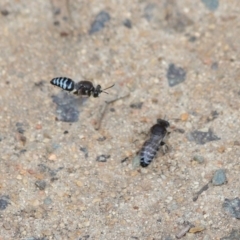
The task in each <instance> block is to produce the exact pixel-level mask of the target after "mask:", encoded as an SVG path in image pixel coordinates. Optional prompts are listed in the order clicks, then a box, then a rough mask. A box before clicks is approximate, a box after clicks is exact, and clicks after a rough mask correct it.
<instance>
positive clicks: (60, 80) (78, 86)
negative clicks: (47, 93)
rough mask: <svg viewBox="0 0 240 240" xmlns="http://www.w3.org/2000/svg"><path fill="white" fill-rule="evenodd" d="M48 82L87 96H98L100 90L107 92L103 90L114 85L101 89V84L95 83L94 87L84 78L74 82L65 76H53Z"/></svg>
mask: <svg viewBox="0 0 240 240" xmlns="http://www.w3.org/2000/svg"><path fill="white" fill-rule="evenodd" d="M50 83H51V84H52V85H54V86H58V87H60V88H62V89H63V90H66V91H68V92H72V91H73V94H76V95H80V96H88V97H90V96H91V95H92V96H93V97H94V98H96V97H99V94H100V93H102V92H104V93H106V94H108V93H107V92H105V90H107V89H109V88H112V87H113V86H114V84H113V85H112V86H110V87H107V88H105V89H103V90H102V89H101V88H102V87H101V85H97V86H96V87H94V86H93V84H92V82H90V81H85V80H83V81H80V82H78V83H76V82H74V81H73V80H72V79H70V78H67V77H57V78H53V79H52V80H51V81H50Z"/></svg>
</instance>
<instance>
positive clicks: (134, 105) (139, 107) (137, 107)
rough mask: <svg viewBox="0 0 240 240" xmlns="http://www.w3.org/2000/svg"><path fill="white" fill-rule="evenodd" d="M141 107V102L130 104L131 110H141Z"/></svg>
mask: <svg viewBox="0 0 240 240" xmlns="http://www.w3.org/2000/svg"><path fill="white" fill-rule="evenodd" d="M142 105H143V102H138V103H132V104H130V107H131V108H135V109H141V108H142Z"/></svg>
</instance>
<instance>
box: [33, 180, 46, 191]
mask: <svg viewBox="0 0 240 240" xmlns="http://www.w3.org/2000/svg"><path fill="white" fill-rule="evenodd" d="M35 185H36V186H37V187H38V188H39V189H40V190H44V189H45V188H46V186H47V183H46V182H45V181H44V180H37V181H36V182H35Z"/></svg>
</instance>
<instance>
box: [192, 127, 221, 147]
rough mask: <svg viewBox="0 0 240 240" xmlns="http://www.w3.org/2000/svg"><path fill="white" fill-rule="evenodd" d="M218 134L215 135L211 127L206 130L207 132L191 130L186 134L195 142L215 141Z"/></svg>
mask: <svg viewBox="0 0 240 240" xmlns="http://www.w3.org/2000/svg"><path fill="white" fill-rule="evenodd" d="M220 139H221V138H219V137H218V136H216V135H215V134H214V133H213V131H212V130H211V129H209V130H208V132H202V131H198V130H196V131H193V132H191V133H190V134H189V135H188V140H189V141H194V142H196V143H197V144H201V145H203V144H205V143H207V142H211V141H217V140H220Z"/></svg>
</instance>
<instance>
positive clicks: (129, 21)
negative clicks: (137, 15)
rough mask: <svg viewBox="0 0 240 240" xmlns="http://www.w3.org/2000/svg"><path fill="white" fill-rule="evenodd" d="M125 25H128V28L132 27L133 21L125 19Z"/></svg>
mask: <svg viewBox="0 0 240 240" xmlns="http://www.w3.org/2000/svg"><path fill="white" fill-rule="evenodd" d="M123 25H124V26H125V27H127V28H132V22H131V20H129V19H125V20H124V21H123Z"/></svg>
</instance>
